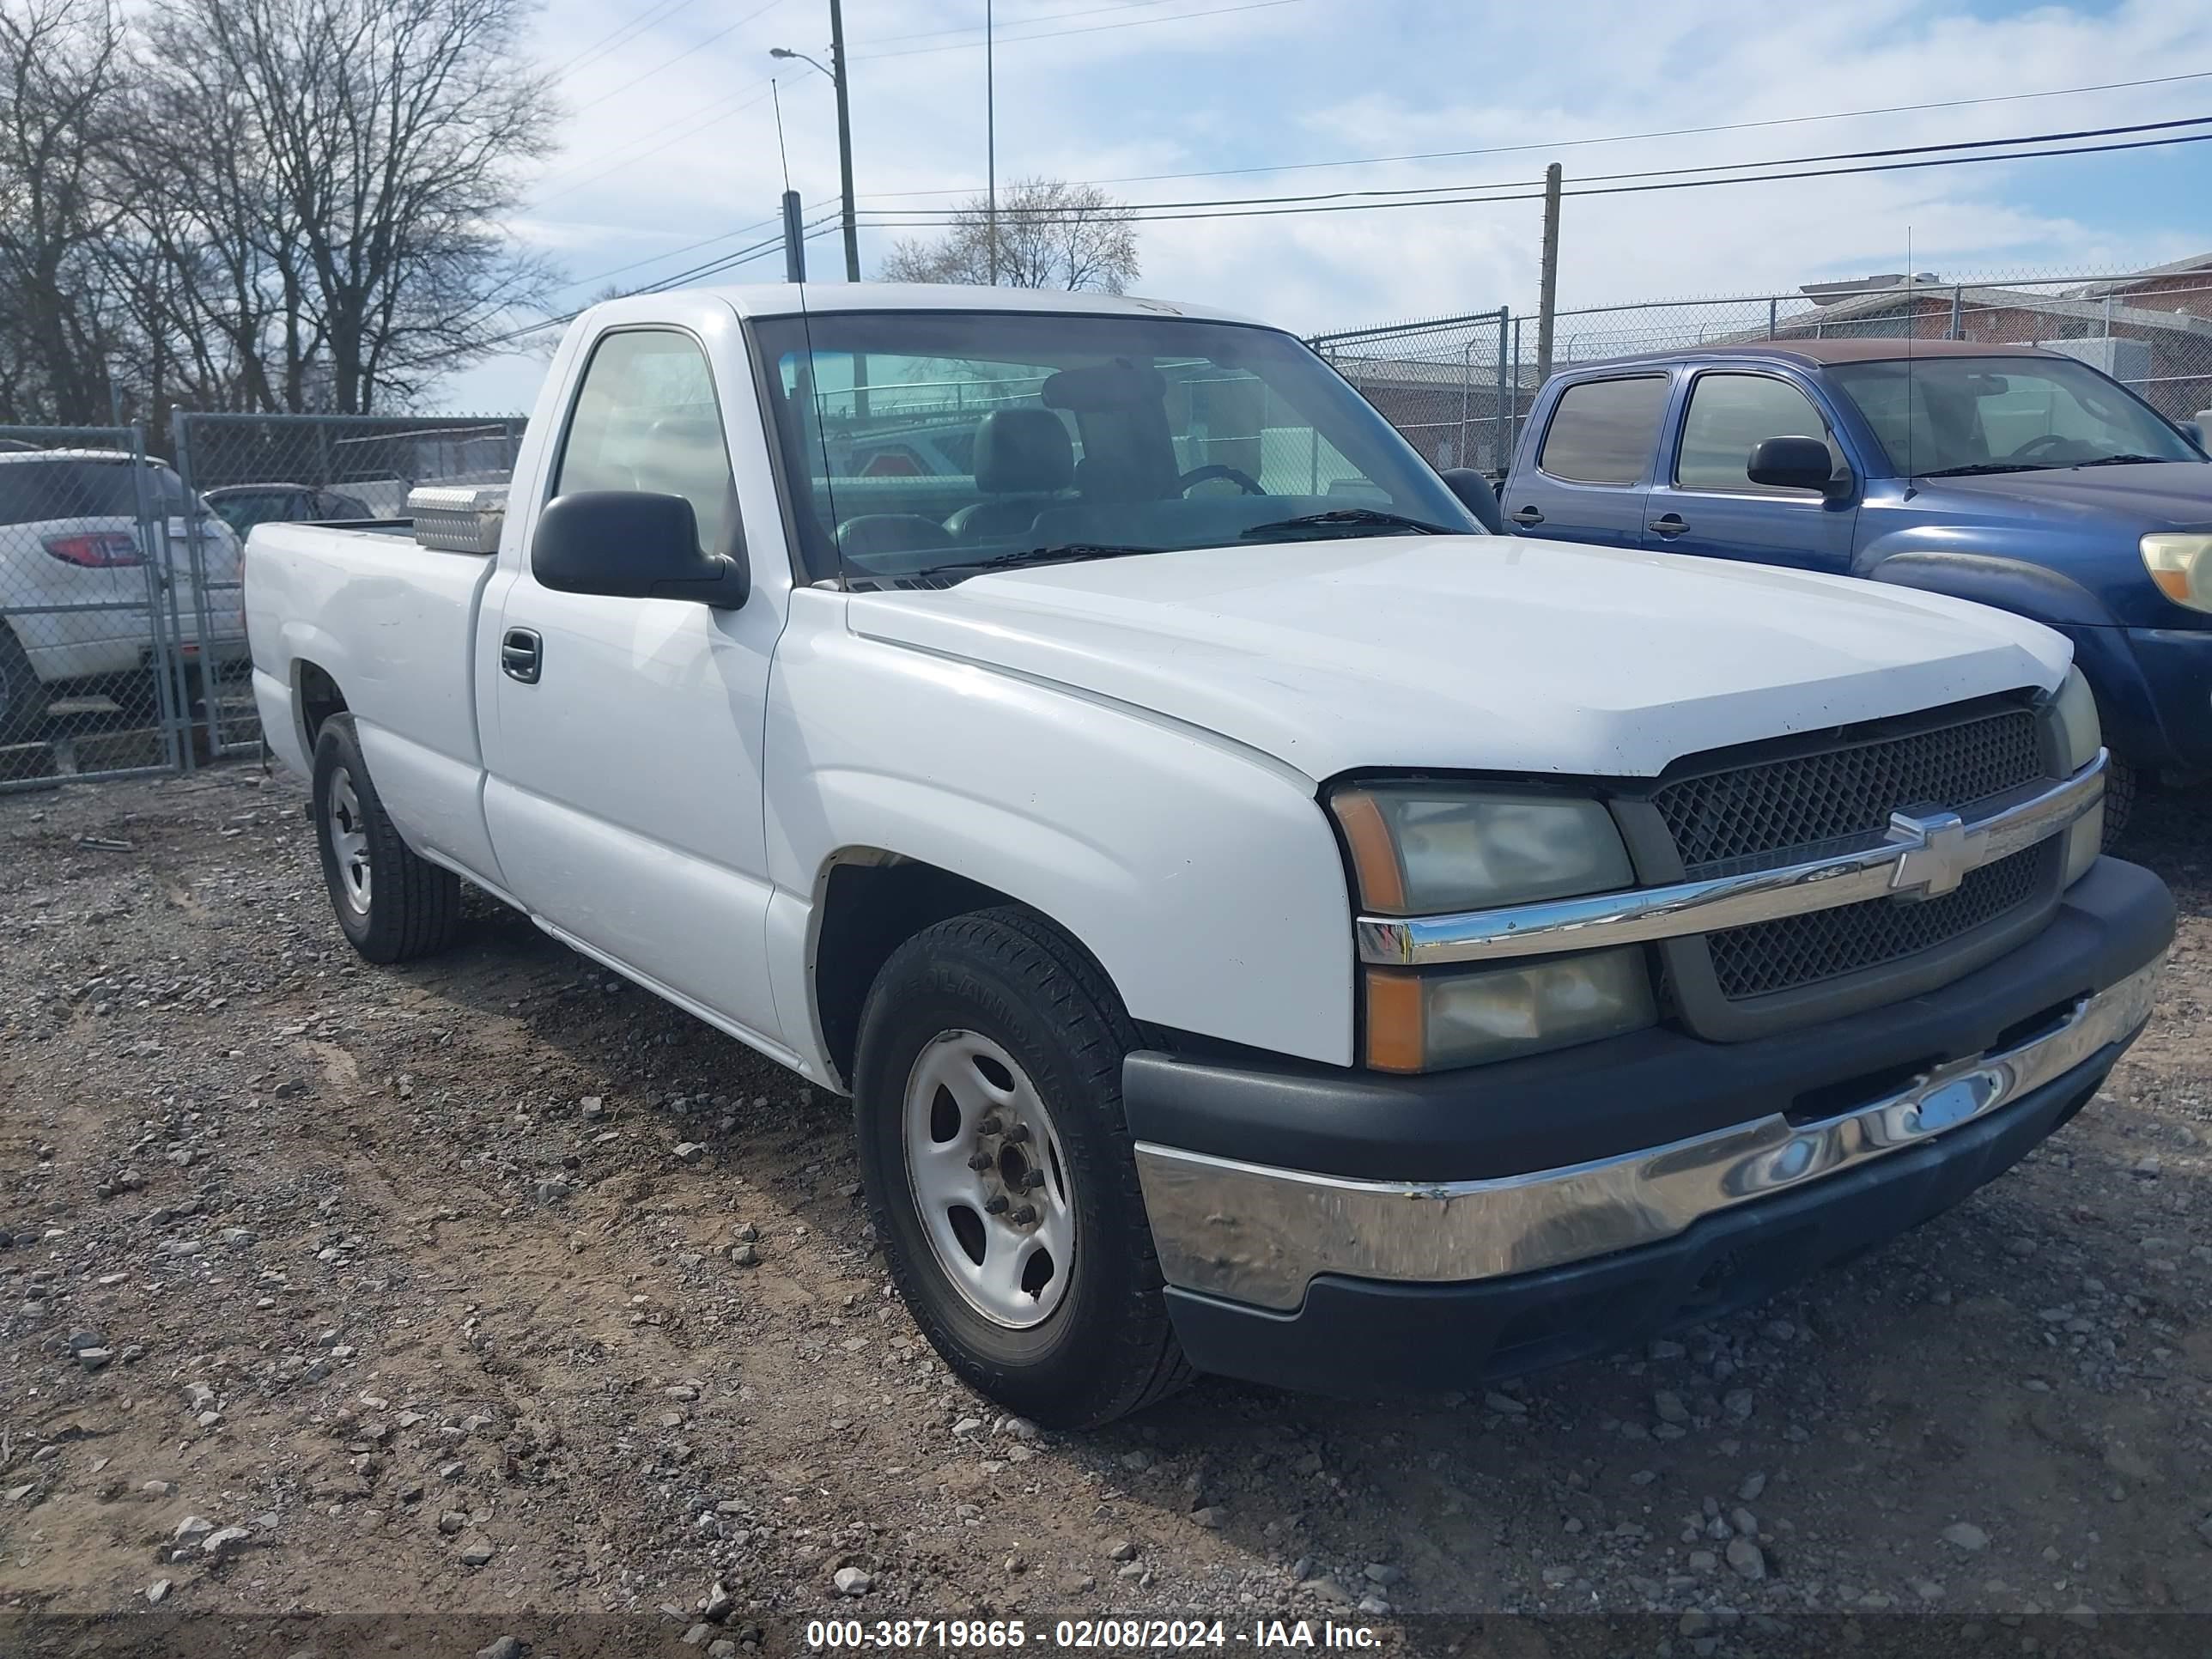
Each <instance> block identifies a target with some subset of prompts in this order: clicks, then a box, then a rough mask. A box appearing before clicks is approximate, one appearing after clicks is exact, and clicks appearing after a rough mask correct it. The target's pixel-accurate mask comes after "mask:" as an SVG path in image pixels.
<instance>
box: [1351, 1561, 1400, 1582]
mask: <svg viewBox="0 0 2212 1659" xmlns="http://www.w3.org/2000/svg"><path fill="white" fill-rule="evenodd" d="M1361 1571H1363V1572H1364V1573H1365V1574H1366V1575H1367V1581H1368V1582H1369V1583H1373V1584H1380V1585H1382V1586H1383V1588H1384V1589H1389V1587H1390V1586H1391V1585H1393V1584H1395V1583H1397V1582H1398V1581H1399V1580H1400V1579H1401V1578H1403V1577H1405V1576H1406V1575H1405V1574H1404V1573H1403V1572H1401V1571H1399V1570H1398V1569H1397V1568H1396V1567H1394V1566H1390V1565H1387V1564H1386V1563H1383V1562H1381V1561H1370V1562H1369V1563H1368V1564H1367V1565H1366V1566H1364V1568H1362V1569H1361Z"/></svg>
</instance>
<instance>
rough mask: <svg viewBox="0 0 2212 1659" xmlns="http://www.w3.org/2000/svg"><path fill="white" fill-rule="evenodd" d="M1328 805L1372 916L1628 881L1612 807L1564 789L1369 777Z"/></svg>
mask: <svg viewBox="0 0 2212 1659" xmlns="http://www.w3.org/2000/svg"><path fill="white" fill-rule="evenodd" d="M1329 810H1330V811H1332V812H1334V814H1335V815H1336V821H1337V823H1339V824H1340V825H1341V826H1342V828H1343V830H1344V841H1345V845H1346V847H1348V848H1351V849H1352V868H1353V873H1354V874H1356V875H1357V876H1358V878H1359V902H1360V906H1361V908H1363V909H1364V911H1365V912H1366V914H1368V915H1375V916H1433V915H1445V914H1448V913H1449V912H1451V911H1454V910H1481V909H1487V908H1490V907H1492V906H1493V905H1499V904H1523V903H1526V902H1528V901H1529V900H1531V899H1544V898H1559V897H1563V896H1566V895H1568V894H1571V893H1603V892H1607V891H1609V890H1612V889H1613V888H1616V887H1626V886H1629V885H1631V884H1632V882H1633V879H1634V878H1633V876H1632V873H1631V872H1630V870H1629V867H1628V849H1627V848H1626V847H1624V846H1622V845H1621V841H1620V830H1619V829H1615V828H1614V827H1613V815H1612V814H1611V813H1610V812H1608V811H1606V810H1605V808H1604V807H1603V806H1602V805H1600V804H1599V803H1597V802H1596V801H1594V800H1577V799H1573V798H1572V797H1571V796H1563V795H1562V796H1554V795H1536V794H1514V793H1492V792H1490V791H1476V790H1472V789H1469V788H1468V787H1466V786H1465V785H1445V784H1430V783H1370V784H1361V785H1358V787H1353V788H1349V789H1340V790H1338V791H1336V792H1335V793H1334V794H1333V795H1331V796H1330V797H1329Z"/></svg>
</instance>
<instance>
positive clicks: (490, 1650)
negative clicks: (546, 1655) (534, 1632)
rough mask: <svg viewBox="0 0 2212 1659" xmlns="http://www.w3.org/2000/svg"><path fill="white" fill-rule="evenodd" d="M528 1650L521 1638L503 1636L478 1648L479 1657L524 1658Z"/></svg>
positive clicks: (483, 1658)
mask: <svg viewBox="0 0 2212 1659" xmlns="http://www.w3.org/2000/svg"><path fill="white" fill-rule="evenodd" d="M526 1651H528V1650H526V1648H525V1647H524V1646H523V1645H522V1639H521V1638H520V1637H516V1636H502V1637H501V1638H499V1639H498V1640H497V1641H495V1642H493V1643H490V1644H488V1645H486V1646H484V1647H480V1648H478V1649H477V1659H522V1656H523V1655H524V1653H526Z"/></svg>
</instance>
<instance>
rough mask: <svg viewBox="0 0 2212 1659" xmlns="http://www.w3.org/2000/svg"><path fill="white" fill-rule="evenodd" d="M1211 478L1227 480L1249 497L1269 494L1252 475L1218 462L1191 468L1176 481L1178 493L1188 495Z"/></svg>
mask: <svg viewBox="0 0 2212 1659" xmlns="http://www.w3.org/2000/svg"><path fill="white" fill-rule="evenodd" d="M1209 478H1226V479H1228V480H1229V482H1230V483H1233V484H1235V485H1236V486H1237V488H1238V489H1241V490H1243V492H1244V493H1245V494H1246V495H1266V494H1267V491H1266V490H1265V489H1261V486H1260V481H1259V480H1258V479H1257V478H1255V477H1253V476H1252V475H1251V474H1250V473H1249V472H1246V471H1242V470H1241V469H1239V468H1237V467H1233V466H1223V465H1221V464H1220V463H1218V462H1216V463H1214V464H1213V465H1211V466H1194V467H1193V468H1191V470H1190V471H1188V472H1186V473H1184V474H1183V475H1182V477H1180V478H1177V479H1176V494H1177V495H1189V494H1190V491H1191V486H1192V485H1194V484H1202V483H1205V482H1206V480H1207V479H1209Z"/></svg>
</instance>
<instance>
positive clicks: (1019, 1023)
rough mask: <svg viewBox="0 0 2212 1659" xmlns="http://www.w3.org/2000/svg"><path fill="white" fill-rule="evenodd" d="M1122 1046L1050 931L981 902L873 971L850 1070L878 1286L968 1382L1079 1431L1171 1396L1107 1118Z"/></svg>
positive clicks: (1085, 965)
mask: <svg viewBox="0 0 2212 1659" xmlns="http://www.w3.org/2000/svg"><path fill="white" fill-rule="evenodd" d="M1136 1042H1137V1036H1136V1031H1135V1029H1134V1027H1133V1025H1132V1024H1130V1021H1129V1018H1128V1015H1127V1013H1126V1012H1123V1010H1122V1008H1121V1002H1120V1000H1119V999H1118V998H1116V997H1115V994H1114V990H1113V987H1112V986H1111V985H1110V984H1109V983H1108V982H1107V981H1106V978H1105V976H1104V975H1103V974H1102V973H1101V972H1100V971H1099V970H1098V969H1097V966H1096V965H1095V964H1094V963H1091V960H1090V959H1089V958H1088V957H1086V956H1085V954H1084V953H1083V951H1081V950H1080V949H1079V947H1077V946H1076V945H1074V944H1073V941H1071V940H1070V939H1067V938H1066V935H1065V934H1063V933H1060V931H1059V930H1058V929H1057V928H1055V927H1052V926H1051V925H1050V924H1049V923H1048V922H1046V921H1043V920H1042V918H1040V917H1038V916H1036V915H1033V914H1031V913H1030V912H1029V911H1026V910H1022V909H1018V908H1001V909H994V910H985V911H979V912H976V913H975V914H972V915H961V916H955V917H953V918H952V919H951V920H950V921H942V922H939V923H938V924H937V925H936V926H934V927H928V928H925V929H924V930H922V931H921V933H917V934H915V936H914V937H913V938H912V939H908V940H907V941H906V943H905V944H903V945H901V946H900V947H899V948H898V949H897V950H896V951H894V952H893V953H892V955H891V957H890V961H888V962H887V963H884V968H883V970H882V972H881V973H879V974H878V975H877V976H876V981H875V984H874V986H873V987H872V989H871V990H870V992H869V994H868V1000H867V1004H866V1008H865V1009H864V1010H863V1012H862V1013H861V1020H860V1053H859V1057H858V1060H857V1062H856V1064H855V1066H854V1085H855V1086H854V1107H855V1111H856V1114H857V1118H858V1128H859V1134H860V1171H861V1176H862V1179H863V1180H864V1182H866V1189H867V1194H868V1202H869V1206H870V1209H871V1212H872V1215H873V1218H874V1220H875V1225H876V1231H877V1236H878V1237H879V1238H880V1239H882V1241H883V1243H884V1251H885V1254H886V1255H887V1256H888V1257H889V1259H890V1270H891V1276H892V1278H893V1279H894V1280H896V1283H897V1285H898V1287H899V1290H900V1292H901V1293H902V1295H903V1296H904V1297H906V1302H907V1306H908V1308H909V1309H910V1310H912V1311H913V1313H914V1316H915V1320H916V1322H918V1323H919V1324H920V1325H921V1329H922V1332H923V1334H925V1335H926V1336H927V1337H928V1339H929V1340H930V1342H931V1344H932V1345H933V1346H935V1348H936V1349H937V1351H938V1352H939V1353H940V1354H942V1355H943V1356H944V1357H945V1363H946V1364H949V1365H951V1367H952V1369H953V1370H955V1371H956V1372H957V1373H958V1374H959V1376H961V1377H963V1379H964V1380H965V1381H967V1382H968V1383H969V1384H970V1385H971V1386H973V1387H974V1388H975V1389H980V1390H981V1392H982V1393H984V1394H987V1395H989V1396H990V1397H991V1398H992V1399H994V1400H996V1401H999V1402H1000V1404H1002V1405H1004V1406H1006V1407H1008V1408H1009V1409H1010V1410H1012V1411H1015V1412H1018V1413H1021V1414H1022V1415H1023V1416H1025V1417H1029V1418H1031V1419H1035V1420H1036V1421H1037V1422H1040V1423H1043V1424H1046V1425H1051V1426H1054V1427H1060V1428H1090V1427H1093V1426H1096V1425H1098V1424H1102V1423H1106V1422H1110V1421H1111V1420H1113V1419H1115V1418H1117V1417H1121V1416H1124V1415H1126V1414H1127V1413H1130V1412H1133V1411H1136V1410H1138V1409H1139V1408H1140V1407H1144V1406H1146V1405H1149V1404H1151V1403H1152V1401H1155V1400H1157V1399H1158V1398H1160V1397H1161V1396H1162V1395H1166V1394H1168V1393H1170V1392H1171V1391H1172V1390H1173V1389H1176V1388H1177V1387H1179V1386H1180V1385H1181V1384H1182V1383H1184V1382H1185V1381H1186V1380H1188V1376H1189V1374H1190V1373H1189V1369H1188V1366H1187V1365H1186V1364H1184V1362H1183V1359H1182V1351H1181V1349H1179V1348H1178V1347H1177V1346H1176V1340H1175V1334H1174V1332H1173V1330H1172V1329H1171V1328H1170V1326H1169V1323H1168V1316H1167V1309H1166V1306H1165V1304H1164V1299H1163V1297H1162V1294H1161V1280H1160V1271H1159V1263H1158V1260H1157V1259H1156V1258H1155V1256H1154V1255H1153V1251H1152V1232H1151V1230H1150V1229H1149V1228H1148V1227H1147V1226H1146V1221H1145V1208H1144V1200H1143V1197H1142V1195H1141V1194H1140V1192H1139V1188H1138V1184H1137V1169H1136V1162H1135V1159H1134V1158H1133V1155H1132V1153H1131V1151H1130V1145H1129V1135H1128V1130H1127V1127H1126V1125H1125V1124H1124V1123H1123V1121H1122V1116H1121V1060H1122V1057H1123V1056H1124V1055H1125V1054H1127V1053H1128V1051H1129V1050H1130V1049H1131V1048H1133V1047H1135V1046H1136Z"/></svg>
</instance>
